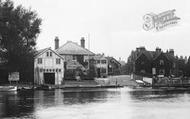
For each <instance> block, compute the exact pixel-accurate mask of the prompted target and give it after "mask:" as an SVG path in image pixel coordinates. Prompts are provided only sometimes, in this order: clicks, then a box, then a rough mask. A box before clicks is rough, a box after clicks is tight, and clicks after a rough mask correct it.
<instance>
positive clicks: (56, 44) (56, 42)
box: [55, 36, 59, 50]
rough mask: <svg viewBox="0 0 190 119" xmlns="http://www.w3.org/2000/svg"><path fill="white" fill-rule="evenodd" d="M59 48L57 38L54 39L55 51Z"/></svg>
mask: <svg viewBox="0 0 190 119" xmlns="http://www.w3.org/2000/svg"><path fill="white" fill-rule="evenodd" d="M58 48H59V38H58V37H57V36H56V37H55V50H56V49H58Z"/></svg>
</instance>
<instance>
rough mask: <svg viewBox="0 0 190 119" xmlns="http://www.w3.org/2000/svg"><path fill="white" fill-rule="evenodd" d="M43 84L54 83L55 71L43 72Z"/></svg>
mask: <svg viewBox="0 0 190 119" xmlns="http://www.w3.org/2000/svg"><path fill="white" fill-rule="evenodd" d="M44 82H45V84H55V73H44Z"/></svg>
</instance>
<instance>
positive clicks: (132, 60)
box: [128, 47, 185, 76]
mask: <svg viewBox="0 0 190 119" xmlns="http://www.w3.org/2000/svg"><path fill="white" fill-rule="evenodd" d="M184 63H185V60H184ZM128 64H131V65H130V66H132V72H133V73H136V74H140V75H147V76H153V75H157V76H158V75H162V76H172V75H175V76H179V75H183V73H179V72H180V68H179V66H180V65H179V59H177V58H176V56H174V50H173V49H170V50H169V51H166V52H163V51H162V50H161V49H160V48H156V50H155V51H148V50H146V49H145V47H138V48H136V51H132V53H131V55H130V57H129V58H128ZM182 72H183V71H182Z"/></svg>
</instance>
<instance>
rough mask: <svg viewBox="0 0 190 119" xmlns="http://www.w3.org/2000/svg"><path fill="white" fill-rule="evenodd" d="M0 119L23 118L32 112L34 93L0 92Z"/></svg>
mask: <svg viewBox="0 0 190 119" xmlns="http://www.w3.org/2000/svg"><path fill="white" fill-rule="evenodd" d="M0 95H1V96H0V117H13V116H24V115H26V114H28V113H32V112H33V111H34V100H33V97H34V92H27V93H23V92H19V93H17V92H8V93H7V92H0Z"/></svg>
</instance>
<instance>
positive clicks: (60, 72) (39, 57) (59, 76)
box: [34, 48, 64, 85]
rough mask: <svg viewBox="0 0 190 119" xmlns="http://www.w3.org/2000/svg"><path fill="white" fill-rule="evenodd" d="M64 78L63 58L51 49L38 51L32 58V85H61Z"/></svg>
mask: <svg viewBox="0 0 190 119" xmlns="http://www.w3.org/2000/svg"><path fill="white" fill-rule="evenodd" d="M63 78H64V58H63V57H62V56H61V55H59V54H58V53H56V52H55V51H54V50H52V49H51V48H45V49H42V50H39V51H38V52H37V54H36V56H35V58H34V83H35V84H38V85H41V84H53V85H54V84H55V85H59V84H61V83H62V81H63Z"/></svg>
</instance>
